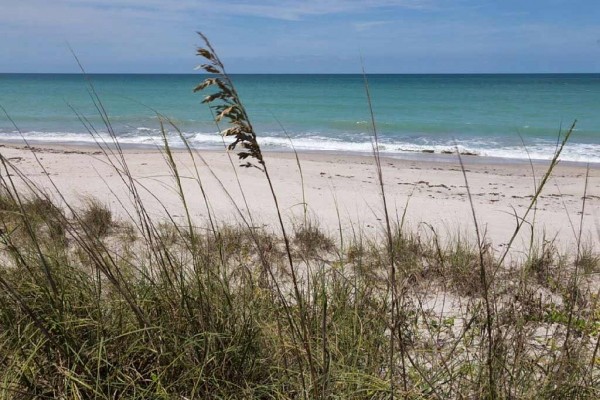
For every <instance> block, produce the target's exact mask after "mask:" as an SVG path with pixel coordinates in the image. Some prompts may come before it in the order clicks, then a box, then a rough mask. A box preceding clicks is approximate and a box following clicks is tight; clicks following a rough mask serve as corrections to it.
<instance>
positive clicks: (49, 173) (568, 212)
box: [0, 143, 600, 251]
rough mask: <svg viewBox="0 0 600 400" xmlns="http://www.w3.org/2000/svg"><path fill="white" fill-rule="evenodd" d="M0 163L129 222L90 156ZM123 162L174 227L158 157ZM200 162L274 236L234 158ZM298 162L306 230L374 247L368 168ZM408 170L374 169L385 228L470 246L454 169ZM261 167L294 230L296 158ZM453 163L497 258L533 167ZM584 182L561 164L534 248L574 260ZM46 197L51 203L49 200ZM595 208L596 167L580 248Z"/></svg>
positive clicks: (151, 205)
mask: <svg viewBox="0 0 600 400" xmlns="http://www.w3.org/2000/svg"><path fill="white" fill-rule="evenodd" d="M0 153H1V154H2V155H3V156H4V157H5V158H6V159H8V160H9V161H10V162H11V163H13V164H14V166H15V167H17V168H18V169H19V170H20V171H21V172H22V173H23V174H24V175H25V176H27V177H28V178H30V179H32V180H33V181H34V182H36V183H37V184H38V185H41V186H43V187H44V188H47V189H48V191H50V192H53V190H52V184H51V181H50V179H51V180H52V181H53V182H54V184H56V186H57V187H58V189H59V190H60V191H61V193H62V194H63V195H64V196H65V198H66V199H67V201H69V202H75V203H79V202H81V201H83V200H84V199H85V198H86V197H89V196H92V197H95V198H97V199H99V200H101V201H103V202H106V203H107V204H109V206H110V208H111V210H112V211H113V212H115V213H116V214H119V215H120V216H122V217H126V215H127V211H131V210H132V205H131V202H130V201H128V200H127V199H128V198H129V195H128V191H127V188H126V186H125V185H124V184H123V182H122V180H121V179H120V177H119V174H118V173H117V172H116V171H115V170H114V169H113V167H111V166H110V165H109V164H108V163H107V160H106V158H105V156H104V155H103V154H102V153H101V152H99V151H98V149H97V148H89V147H72V146H55V145H52V146H51V145H39V144H36V145H34V146H32V147H31V148H27V147H25V146H23V145H18V144H9V143H6V144H4V145H0ZM124 153H125V159H126V161H127V165H128V168H129V169H130V171H131V173H132V175H133V176H134V177H135V178H136V180H137V182H138V183H139V185H140V188H141V189H140V192H141V193H142V195H143V197H144V199H146V201H147V203H146V206H147V208H148V209H149V210H151V212H152V214H154V215H156V216H157V217H159V218H160V217H164V215H165V212H164V209H163V206H164V208H166V209H167V210H168V211H169V212H170V213H171V214H172V215H173V216H174V217H175V218H176V219H178V218H183V215H184V213H183V207H182V203H181V200H180V198H179V196H178V195H177V191H176V189H175V188H176V185H175V181H174V180H173V178H172V176H173V174H172V172H171V171H170V169H169V167H168V164H167V163H166V161H165V158H164V156H163V155H162V154H161V153H160V152H159V151H158V150H154V149H150V150H146V149H126V150H125V151H124ZM199 154H201V156H202V158H203V159H204V160H205V161H206V163H207V164H208V166H210V169H212V171H213V172H214V174H215V175H216V176H217V177H218V178H219V180H220V181H221V182H222V184H223V187H224V188H225V189H226V190H227V191H228V192H229V193H230V195H231V196H232V197H233V199H235V201H236V203H237V206H238V207H240V208H241V209H242V210H243V212H246V206H245V204H244V200H243V198H242V196H241V193H240V189H239V187H238V184H237V181H236V174H237V176H239V180H240V182H241V186H242V188H243V190H244V193H245V195H246V200H247V203H248V205H249V208H250V210H251V212H252V215H253V221H254V224H255V225H262V224H265V225H270V226H271V227H273V229H276V228H275V226H276V225H275V224H274V223H275V221H276V219H275V218H276V214H275V212H274V207H273V199H272V198H271V196H270V192H269V189H268V185H267V182H266V180H265V177H264V175H263V174H262V172H261V171H259V170H258V169H256V168H240V167H238V164H239V163H238V162H237V159H236V158H235V155H234V154H232V157H233V162H234V165H235V166H236V167H235V169H234V168H232V166H231V164H230V160H229V158H228V157H227V155H226V153H225V152H223V151H200V152H199ZM34 155H35V156H37V158H38V159H39V161H40V162H41V163H42V165H43V166H44V168H45V172H44V171H43V169H42V168H41V167H40V165H39V164H38V163H37V161H36V160H35V158H34ZM299 157H300V161H301V167H302V173H303V177H304V191H305V198H306V202H307V204H308V211H309V215H310V218H311V219H312V220H313V221H316V222H318V224H319V225H320V226H321V227H322V228H324V229H326V230H328V231H329V232H331V233H332V234H334V235H335V234H337V233H336V232H337V231H338V228H339V226H340V224H341V228H342V231H343V232H344V234H345V235H352V234H353V232H359V231H362V232H363V233H366V234H368V235H372V237H373V238H376V237H377V235H380V234H381V232H382V218H383V212H382V202H381V197H380V189H379V185H378V181H377V174H376V169H375V167H374V163H373V159H372V157H369V156H366V155H365V156H361V155H344V154H325V153H301V154H299ZM411 158H412V159H407V158H405V159H395V158H382V165H383V177H384V181H385V191H386V196H387V199H388V205H389V206H390V208H391V213H392V215H393V217H394V219H396V218H397V219H401V217H402V215H403V213H404V211H405V208H406V218H405V219H406V221H407V222H406V224H407V226H408V227H410V229H412V230H413V231H415V232H420V234H422V235H430V234H431V228H430V227H432V228H433V229H435V230H436V231H437V232H438V233H439V234H440V236H442V237H451V236H455V235H457V234H461V235H466V236H468V237H469V238H470V239H471V240H472V239H474V237H475V232H474V229H473V227H474V224H473V217H472V213H471V209H470V207H469V200H468V195H467V190H466V186H465V182H464V177H463V174H462V172H461V168H460V165H459V164H458V159H457V157H456V156H440V157H434V156H433V155H422V156H419V157H417V156H413V157H411ZM265 159H266V160H267V164H268V168H269V171H270V173H271V176H272V179H273V183H274V186H275V190H276V192H277V196H278V199H279V202H280V205H281V209H282V210H283V215H284V219H285V220H286V222H288V223H290V224H293V223H297V222H298V221H300V220H301V219H302V215H303V206H302V201H303V194H302V192H303V190H302V187H303V185H302V184H301V178H300V174H299V171H298V167H297V163H296V159H295V156H294V154H293V153H275V152H269V153H267V154H266V155H265ZM176 160H177V162H178V164H179V170H180V174H181V175H182V177H183V182H184V190H185V193H186V195H187V201H188V205H189V206H190V209H191V211H192V215H193V218H194V219H195V220H196V221H197V222H198V223H199V224H200V223H202V221H204V220H206V218H207V211H206V205H205V203H204V201H203V198H202V196H201V191H200V188H199V185H198V183H197V181H196V180H195V176H196V172H195V167H194V163H193V162H192V160H191V158H190V156H189V154H187V153H186V152H183V151H181V152H177V153H176ZM463 161H464V163H465V168H466V173H467V178H468V182H469V186H470V191H471V195H472V199H473V202H474V205H475V212H476V215H477V219H478V221H479V225H480V227H481V229H482V231H485V235H486V237H487V239H488V240H489V241H491V242H492V244H493V246H494V248H495V249H498V250H499V249H502V247H503V246H505V245H506V242H507V240H508V239H509V238H510V237H511V235H512V233H513V231H514V229H515V225H516V217H515V214H517V215H519V216H522V215H523V213H524V212H525V210H526V209H527V207H528V205H529V203H530V201H531V197H532V195H533V193H534V178H533V174H532V170H531V166H530V164H529V163H528V162H521V161H510V162H507V161H506V160H498V159H490V158H483V157H472V156H465V157H464V158H463ZM196 165H197V170H198V172H199V176H200V178H201V181H202V184H203V185H204V188H205V191H206V193H207V196H208V198H209V201H210V204H211V207H212V209H213V211H214V213H215V215H216V216H217V219H218V220H220V221H222V222H224V221H232V222H233V221H236V220H239V215H238V213H237V212H236V211H235V207H234V206H233V205H232V203H231V201H230V200H229V198H228V196H227V195H226V194H225V191H224V190H223V187H222V186H221V184H219V183H218V182H217V180H216V179H215V178H214V176H213V175H212V174H211V173H210V171H209V167H207V166H206V165H205V164H204V163H203V162H202V161H201V160H200V159H199V158H197V159H196ZM546 167H547V163H536V164H535V168H534V169H535V178H536V181H537V183H538V184H539V182H540V180H541V177H542V176H543V174H544V172H545V171H546ZM2 174H3V175H5V174H6V171H4V170H3V171H2ZM585 176H586V166H585V165H577V164H572V163H571V164H567V163H561V164H559V166H558V167H557V168H556V169H555V171H554V174H553V177H552V178H551V179H550V180H549V181H548V183H547V185H546V187H545V189H544V191H543V192H542V195H541V197H540V198H539V202H538V207H537V212H536V213H535V224H534V231H535V232H536V236H535V240H536V241H538V242H539V240H541V239H542V237H543V236H542V234H543V233H544V232H545V237H546V239H548V240H552V239H555V240H556V244H557V246H558V248H559V249H561V250H568V251H573V249H574V248H575V246H576V242H577V240H576V237H577V235H578V232H579V226H580V220H581V210H582V203H583V201H582V199H583V193H584V187H585ZM52 196H53V198H55V199H56V200H57V201H58V202H60V199H59V196H57V195H56V194H53V195H52ZM117 198H119V199H121V200H123V199H125V201H118V200H117ZM161 204H162V205H161ZM599 206H600V166H598V165H592V166H591V167H590V171H589V180H588V192H587V198H586V203H585V215H584V218H583V230H582V232H583V238H584V242H586V243H588V244H593V245H594V246H597V245H598V243H599V241H600V207H599ZM338 215H339V218H338ZM533 216H534V213H531V214H530V215H529V217H528V221H529V222H533ZM530 232H531V226H530V225H529V224H526V225H525V226H524V227H523V232H522V235H521V237H519V239H518V240H517V241H516V243H515V244H516V249H517V251H519V249H524V248H526V247H527V243H528V241H529V237H530ZM596 248H597V247H596Z"/></svg>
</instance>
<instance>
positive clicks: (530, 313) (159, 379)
mask: <svg viewBox="0 0 600 400" xmlns="http://www.w3.org/2000/svg"><path fill="white" fill-rule="evenodd" d="M199 54H200V55H202V56H203V57H206V58H207V59H208V60H209V61H210V63H209V65H208V66H206V67H205V69H206V70H207V71H208V72H211V73H213V69H214V70H216V72H214V73H215V75H216V76H217V77H221V78H222V77H227V75H226V74H225V73H224V69H223V66H222V64H221V63H220V61H219V60H218V58H217V57H216V56H215V55H214V50H213V49H212V48H211V47H210V45H208V47H207V49H202V50H201V51H199ZM211 79H214V78H211ZM219 82H220V83H219ZM215 85H216V90H217V92H216V93H221V96H220V97H219V96H217V97H214V98H213V100H211V101H217V100H218V99H221V100H222V99H223V98H224V95H223V93H225V92H227V93H229V94H230V96H231V97H227V96H225V99H226V101H229V103H228V104H229V106H228V107H225V108H223V107H221V108H218V109H217V111H220V112H221V114H222V113H224V112H225V111H227V110H229V111H227V112H226V113H225V114H224V115H223V116H222V117H221V119H222V120H226V119H227V118H229V117H231V118H235V120H234V121H230V122H231V124H228V128H227V129H230V128H231V127H238V128H239V129H237V130H236V129H234V130H233V131H228V132H230V133H231V134H236V135H239V136H237V137H236V139H239V142H238V145H239V146H241V147H242V155H241V156H240V158H241V159H242V160H244V161H243V162H244V163H247V162H254V163H255V164H257V165H255V166H257V167H259V168H261V169H263V171H264V172H265V175H266V176H265V178H266V179H267V180H269V184H270V185H271V188H273V192H272V196H273V200H274V202H273V207H275V208H277V197H276V191H275V188H276V184H277V182H271V180H270V178H269V176H268V169H267V166H266V161H265V159H264V158H263V155H262V153H261V152H260V147H258V145H257V143H256V140H255V136H252V135H254V132H253V130H252V129H251V124H250V123H249V117H248V115H247V114H246V113H245V110H244V109H243V106H242V104H241V101H239V98H238V97H237V94H236V93H235V90H234V88H233V86H232V85H233V83H232V82H231V81H229V80H228V78H227V79H226V80H223V81H215V80H212V81H210V82H209V83H208V84H206V85H205V87H215ZM92 93H94V92H93V90H92ZM228 96H229V95H228ZM97 100H98V104H101V103H100V102H99V99H97ZM221 105H223V104H221ZM232 106H233V108H229V107H232ZM236 110H237V111H236ZM99 113H100V115H101V116H102V117H103V119H104V120H105V124H106V130H107V131H108V132H109V133H111V132H112V128H111V126H110V122H109V119H108V116H107V115H105V113H103V109H102V107H101V106H99ZM228 113H229V114H228ZM225 117H227V118H225ZM161 121H162V122H163V123H169V122H168V121H166V120H164V119H162V116H161ZM249 132H250V133H252V134H249ZM115 140H116V139H115ZM113 144H114V147H107V146H105V145H104V144H99V146H100V149H102V152H103V153H104V155H105V156H106V160H107V162H109V163H110V164H111V165H113V167H114V168H115V170H116V171H119V173H120V174H121V175H120V176H121V177H122V179H123V182H125V183H126V184H127V185H128V188H129V198H127V199H126V198H121V199H118V200H119V202H122V203H123V204H127V203H128V202H130V203H131V204H132V206H131V210H132V211H131V214H129V215H128V218H125V219H116V218H115V217H114V216H113V214H112V212H111V211H110V209H108V208H107V207H106V206H105V205H104V204H102V203H100V202H99V201H97V200H94V199H91V200H89V201H87V203H85V204H84V206H83V207H79V208H76V207H73V206H71V205H70V204H69V203H68V202H67V201H66V199H65V198H63V197H62V196H61V195H60V193H55V197H54V198H55V199H56V202H54V201H52V197H50V196H49V195H48V194H47V193H46V192H44V191H42V190H40V189H39V187H38V186H36V184H35V183H34V182H32V181H31V180H29V179H28V177H27V176H25V175H23V174H22V173H20V171H19V169H18V167H17V166H15V165H13V164H11V163H10V160H7V159H5V158H4V157H2V155H1V154H0V161H2V163H1V165H2V169H1V170H0V186H1V188H0V263H1V264H0V398H6V399H25V398H81V399H87V398H99V399H115V398H140V399H195V398H214V399H228V398H231V399H234V398H235V399H237V398H264V399H288V398H304V399H309V398H310V399H313V398H322V399H325V398H327V399H330V398H331V399H388V398H406V399H429V398H437V399H449V398H455V399H471V398H493V399H540V398H541V399H544V398H545V399H559V398H569V399H596V398H598V397H600V389H599V388H600V358H599V356H600V354H599V350H598V343H599V338H600V304H599V302H600V296H599V293H598V287H599V282H600V278H599V274H598V270H599V261H598V260H599V259H600V258H599V257H600V256H599V254H598V253H597V250H596V249H594V248H593V247H591V246H589V245H584V244H581V246H580V250H579V251H578V252H577V254H573V255H569V254H559V253H558V252H557V250H556V247H554V246H553V243H548V242H542V243H541V244H539V245H537V244H536V243H533V244H532V249H531V251H530V252H529V257H528V258H527V259H526V260H524V261H523V262H520V263H508V262H507V261H506V259H507V258H506V253H502V254H499V255H497V254H495V253H493V252H492V251H491V247H490V246H489V245H488V243H487V242H485V238H484V237H483V238H479V239H480V240H479V243H470V242H468V241H465V240H463V239H461V238H459V237H457V238H454V239H446V238H443V239H444V240H441V239H442V238H438V236H437V234H436V233H435V232H433V234H432V235H430V236H429V237H425V236H423V235H420V236H419V235H417V234H415V233H413V232H410V231H407V230H406V228H405V227H404V226H403V223H398V224H394V223H393V222H391V221H389V218H387V221H386V225H387V226H386V227H385V228H384V229H385V231H384V232H381V233H382V234H383V235H385V236H384V237H385V240H378V239H377V238H376V237H374V236H373V235H368V234H367V233H366V232H361V231H360V230H357V231H355V232H354V235H353V236H352V237H343V236H342V237H337V238H332V237H330V236H329V235H328V234H327V233H326V232H323V231H322V230H321V229H319V227H318V225H317V224H315V223H314V222H312V221H311V220H310V219H308V218H306V216H305V218H304V220H303V221H302V222H301V223H298V224H297V225H295V226H294V227H293V228H292V230H291V231H289V228H287V229H288V231H286V230H285V229H286V228H285V227H284V224H283V223H282V224H281V226H280V227H279V228H280V229H279V230H278V231H272V230H270V228H260V229H258V228H256V226H257V225H258V224H256V223H252V221H254V220H255V218H256V217H254V216H253V215H252V214H251V207H250V210H249V211H248V213H246V212H243V211H242V210H241V209H237V213H238V214H239V216H240V221H241V222H240V223H239V225H226V224H224V223H222V222H221V221H218V220H216V219H215V218H214V217H213V216H212V214H211V207H210V193H206V192H204V190H203V191H202V193H203V199H201V201H204V202H205V204H206V207H207V210H208V215H209V216H211V218H210V219H209V220H207V221H206V222H205V223H202V222H200V221H194V220H193V219H192V218H191V216H190V214H189V212H188V210H187V204H188V201H189V199H187V198H186V195H185V192H184V191H183V189H182V185H181V182H180V179H181V178H180V174H179V171H178V165H177V163H176V161H175V157H173V156H172V152H171V149H170V147H169V143H168V141H166V140H165V147H164V156H165V157H164V158H165V161H166V164H167V166H168V168H169V169H170V171H171V177H172V179H173V182H172V186H173V188H174V189H175V190H177V191H178V192H179V194H180V198H181V207H182V210H184V211H185V214H186V216H187V217H186V218H185V219H184V222H181V221H180V220H176V219H175V218H173V214H179V215H181V210H173V209H171V210H169V209H165V210H164V215H162V216H161V217H154V216H151V215H150V214H149V213H148V212H147V210H146V208H145V206H144V202H143V201H142V200H141V196H140V195H139V193H140V192H141V191H142V190H143V188H142V187H141V186H140V185H139V183H138V182H136V180H135V179H134V178H133V177H132V176H131V174H130V173H129V172H128V171H129V170H128V168H127V158H126V154H125V153H123V152H122V151H120V150H119V147H118V143H117V142H115V143H113ZM112 149H116V150H112ZM244 149H245V150H244ZM559 153H560V152H557V156H556V160H558V156H559ZM187 154H189V156H190V157H192V158H193V160H194V165H196V163H198V165H202V164H203V159H202V156H201V154H199V153H197V152H196V151H194V150H193V149H191V148H188V149H187ZM377 157H378V156H376V159H377V160H378V158H377ZM248 160H250V161H248ZM297 162H298V164H300V159H299V158H298V159H297ZM377 162H378V161H377ZM553 166H554V164H552V166H551V167H550V169H549V171H548V174H547V176H546V177H545V179H544V180H543V181H542V183H541V184H540V185H541V186H539V188H538V190H536V196H535V197H536V198H537V196H538V195H539V193H540V192H541V190H542V189H543V183H545V181H546V180H547V178H548V177H549V176H550V173H551V172H552V168H553ZM207 167H209V166H207ZM48 179H51V178H48ZM379 179H380V184H381V188H382V197H383V199H385V194H384V193H385V192H384V190H383V189H384V187H385V181H384V177H383V175H382V173H381V169H379ZM50 182H51V180H50ZM196 183H197V184H198V185H199V186H200V187H201V188H202V189H203V183H202V181H201V179H200V177H199V175H197V177H196ZM240 186H241V185H240ZM225 189H226V190H227V188H225ZM227 193H229V192H227ZM244 201H245V199H244ZM250 206H251V205H250ZM534 206H535V198H534V199H533V200H532V207H531V208H530V209H533V208H534ZM277 211H279V210H277ZM474 217H475V218H476V216H475V213H474ZM254 222H256V221H254ZM519 228H520V226H518V227H517V229H516V231H518V229H519ZM340 235H343V233H342V232H341V231H340ZM342 244H343V245H342ZM392 274H393V276H391V275H392Z"/></svg>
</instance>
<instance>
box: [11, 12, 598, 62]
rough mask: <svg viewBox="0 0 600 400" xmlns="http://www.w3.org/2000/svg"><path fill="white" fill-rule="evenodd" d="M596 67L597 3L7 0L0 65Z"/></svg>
mask: <svg viewBox="0 0 600 400" xmlns="http://www.w3.org/2000/svg"><path fill="white" fill-rule="evenodd" d="M197 31H202V32H203V33H204V34H206V35H207V36H208V37H209V39H210V40H211V42H212V44H213V46H214V47H215V48H216V50H217V52H218V53H219V55H220V57H221V59H222V60H223V61H224V63H225V65H226V67H227V69H228V71H229V72H231V73H360V72H361V58H362V60H363V64H364V66H365V69H366V70H367V72H368V73H527V72H532V73H534V72H550V73H555V72H600V0H496V1H493V0H362V1H360V0H304V1H300V0H171V1H167V0H104V1H101V0H0V72H60V73H63V72H64V73H68V72H78V66H77V63H76V62H75V60H74V57H73V55H72V54H71V50H70V48H72V49H73V51H74V53H75V54H76V55H77V56H78V58H79V59H80V61H81V62H82V64H83V65H84V67H85V69H86V71H87V72H89V73H193V72H194V67H195V66H196V65H197V64H198V63H199V62H200V61H201V60H200V59H199V58H198V57H196V56H195V55H194V54H195V48H196V47H197V46H198V45H201V44H202V41H201V40H200V38H199V37H198V35H197V34H196V32H197Z"/></svg>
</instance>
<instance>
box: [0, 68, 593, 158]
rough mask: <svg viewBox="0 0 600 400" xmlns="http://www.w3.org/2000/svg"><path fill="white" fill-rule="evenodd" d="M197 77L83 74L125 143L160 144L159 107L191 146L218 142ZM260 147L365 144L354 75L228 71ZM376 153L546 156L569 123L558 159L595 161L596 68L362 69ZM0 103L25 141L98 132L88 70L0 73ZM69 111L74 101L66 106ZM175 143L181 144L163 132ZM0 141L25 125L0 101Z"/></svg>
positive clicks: (81, 137)
mask: <svg viewBox="0 0 600 400" xmlns="http://www.w3.org/2000/svg"><path fill="white" fill-rule="evenodd" d="M203 77H204V76H203V75H201V74H196V75H137V74H98V75H95V74H92V75H88V76H87V79H90V80H91V82H92V83H93V85H94V87H95V89H96V91H97V93H98V95H99V96H100V98H101V100H102V102H103V105H104V106H105V108H106V110H107V112H108V114H109V116H110V119H111V122H112V124H113V127H114V129H115V131H116V133H117V135H118V136H119V140H120V142H121V143H124V144H131V145H137V146H156V145H159V144H160V142H161V141H160V126H159V122H158V117H157V116H156V112H155V111H158V112H160V113H161V114H163V115H165V116H167V117H169V118H170V119H171V120H172V121H173V122H174V123H175V124H176V125H177V127H178V128H179V129H180V130H181V131H182V132H183V133H184V135H185V137H186V138H187V139H188V141H189V142H190V143H191V145H192V146H194V147H197V148H200V149H206V148H216V147H222V146H223V142H222V139H221V137H220V135H219V134H218V129H217V127H216V126H215V124H214V122H212V116H211V113H210V111H209V109H208V107H207V106H206V105H204V104H201V100H202V95H201V94H198V93H196V94H195V93H193V91H192V90H193V88H194V87H195V86H196V85H197V84H198V83H199V82H200V81H201V80H202V79H203ZM232 79H233V81H234V84H235V85H236V88H237V90H238V92H239V94H240V96H241V98H242V101H243V103H244V105H245V106H246V108H247V110H248V113H249V115H250V118H251V120H252V122H253V125H254V127H255V130H256V133H257V135H258V137H259V141H260V143H261V146H262V147H263V148H264V149H268V150H270V149H273V150H290V140H289V139H288V137H289V138H291V141H292V142H293V145H294V147H295V148H296V149H297V150H301V151H302V150H311V151H335V152H344V153H347V152H350V153H368V152H370V151H371V148H372V147H371V146H372V145H371V138H372V130H371V123H370V121H371V117H370V113H369V108H368V104H367V97H366V94H365V87H364V81H363V77H362V76H361V75H232ZM368 82H369V88H370V91H371V97H372V101H373V111H374V114H375V120H376V126H377V132H378V135H379V142H380V151H381V152H382V153H383V154H385V155H389V156H402V155H403V154H414V153H420V152H428V153H430V152H434V153H442V152H447V151H453V150H454V149H455V146H458V148H459V149H460V150H461V151H464V152H469V153H474V154H478V155H482V156H493V157H502V158H513V159H514V158H516V159H525V158H527V157H528V154H529V156H530V157H531V158H533V159H540V160H543V159H549V158H551V157H552V154H553V152H554V151H555V149H556V145H557V140H558V137H559V134H560V133H561V132H562V134H564V133H565V131H566V130H568V128H569V127H570V125H571V124H572V123H573V121H574V120H577V125H576V128H575V131H574V132H573V135H572V137H571V140H570V142H569V143H568V144H567V146H566V148H565V150H564V152H563V156H562V159H563V160H569V161H580V162H600V74H481V75H479V74H465V75H369V76H368ZM0 106H2V107H3V108H4V109H5V110H6V112H7V113H8V114H9V115H10V117H11V118H12V120H14V122H15V123H16V124H17V125H18V127H19V130H20V131H21V133H22V134H23V136H24V137H25V138H26V139H27V140H29V141H31V142H33V143H37V142H45V143H73V144H77V143H80V144H83V143H92V142H93V138H92V137H91V135H90V134H89V133H88V132H87V130H86V129H85V127H84V125H83V123H82V122H81V121H80V118H79V117H78V115H77V114H79V115H80V116H84V117H85V118H86V119H88V120H89V121H90V122H91V123H92V124H93V125H94V126H95V127H96V128H97V129H98V131H99V132H100V134H101V135H102V132H103V131H104V132H105V129H103V125H102V123H101V119H100V118H99V116H98V112H97V111H96V109H95V107H94V103H93V102H92V100H91V98H90V95H89V93H88V86H87V84H86V77H84V76H83V75H80V74H0ZM74 110H75V111H74ZM170 136H171V137H172V143H173V144H174V145H175V146H181V145H182V143H181V141H180V140H179V139H178V137H177V135H176V134H175V133H174V132H171V134H170ZM0 140H5V141H6V140H8V141H15V140H21V135H20V134H19V133H18V131H17V130H16V129H15V127H14V126H13V124H12V123H11V122H10V121H9V119H8V118H7V117H6V116H5V115H4V113H3V112H2V111H0Z"/></svg>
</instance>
